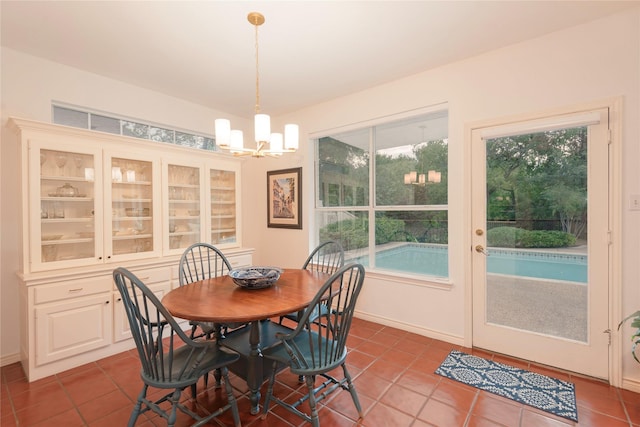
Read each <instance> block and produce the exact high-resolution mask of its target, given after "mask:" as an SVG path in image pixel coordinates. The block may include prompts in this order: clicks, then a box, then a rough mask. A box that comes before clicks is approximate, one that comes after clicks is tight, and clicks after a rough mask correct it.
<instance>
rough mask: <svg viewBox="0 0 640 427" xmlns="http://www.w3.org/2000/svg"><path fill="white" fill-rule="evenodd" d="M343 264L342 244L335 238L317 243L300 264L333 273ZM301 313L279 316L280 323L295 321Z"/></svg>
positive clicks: (307, 268) (303, 266)
mask: <svg viewBox="0 0 640 427" xmlns="http://www.w3.org/2000/svg"><path fill="white" fill-rule="evenodd" d="M343 265H344V250H343V249H342V245H340V243H338V242H336V241H335V240H328V241H326V242H324V243H321V244H319V245H318V246H316V248H315V249H314V250H313V251H311V253H310V254H309V256H308V257H307V259H306V260H305V261H304V264H302V268H303V269H305V270H311V271H319V272H322V273H328V274H333V273H335V272H336V271H337V270H338V269H339V268H340V267H342V266H343ZM325 309H326V308H323V310H322V313H324V312H325V311H326V310H325ZM301 313H302V312H295V313H289V314H286V315H284V316H281V317H280V324H282V321H283V320H284V319H289V320H292V321H294V322H297V321H298V318H299V317H300V315H301ZM322 313H317V314H322Z"/></svg>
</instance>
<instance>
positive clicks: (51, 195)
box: [30, 144, 101, 270]
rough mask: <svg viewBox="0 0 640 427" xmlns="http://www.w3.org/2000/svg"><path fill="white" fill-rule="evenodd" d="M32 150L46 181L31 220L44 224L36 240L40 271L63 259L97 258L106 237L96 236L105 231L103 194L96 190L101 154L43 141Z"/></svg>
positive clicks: (35, 261) (71, 261) (90, 260)
mask: <svg viewBox="0 0 640 427" xmlns="http://www.w3.org/2000/svg"><path fill="white" fill-rule="evenodd" d="M60 147H61V148H62V145H60ZM31 149H32V150H31V152H32V154H33V156H34V157H33V158H32V159H31V165H32V168H33V170H38V171H39V180H38V181H37V182H39V186H40V188H39V194H35V197H36V199H34V198H32V199H31V200H32V206H31V210H32V212H31V213H30V215H31V223H32V224H39V230H34V233H33V234H32V240H31V248H32V255H31V258H32V263H33V268H34V270H38V269H46V268H51V266H52V264H56V263H63V262H64V263H67V264H72V265H82V264H87V263H93V262H95V260H96V258H97V257H100V256H101V254H100V253H99V249H98V248H99V247H100V245H101V243H100V242H101V236H96V230H99V228H97V222H99V218H98V219H97V218H96V211H97V210H98V207H99V199H100V197H101V196H100V191H99V190H98V191H97V190H96V189H97V188H99V187H97V186H96V167H97V165H99V156H98V154H99V153H98V152H97V151H96V152H90V151H88V152H78V151H70V150H64V149H50V148H46V147H44V146H38V145H37V144H36V145H35V146H32V147H31ZM35 156H39V160H38V159H37V158H36V157H35ZM37 161H39V162H40V164H39V167H38V166H36V165H37V163H36V162H37ZM98 173H100V169H98ZM31 176H32V177H33V175H31ZM97 203H98V204H97ZM38 204H39V215H40V217H39V220H38V219H37V215H38V212H37V210H38V206H37V205H38ZM34 249H35V251H34ZM37 252H39V253H37Z"/></svg>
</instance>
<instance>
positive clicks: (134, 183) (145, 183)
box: [111, 181, 151, 186]
mask: <svg viewBox="0 0 640 427" xmlns="http://www.w3.org/2000/svg"><path fill="white" fill-rule="evenodd" d="M111 183H112V184H113V185H118V186H119V185H122V186H127V185H147V186H149V185H151V181H111Z"/></svg>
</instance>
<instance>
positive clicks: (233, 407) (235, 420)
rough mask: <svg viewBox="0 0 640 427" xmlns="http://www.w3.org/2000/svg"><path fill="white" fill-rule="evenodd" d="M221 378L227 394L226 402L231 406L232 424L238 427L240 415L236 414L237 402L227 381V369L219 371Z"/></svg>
mask: <svg viewBox="0 0 640 427" xmlns="http://www.w3.org/2000/svg"><path fill="white" fill-rule="evenodd" d="M220 371H221V374H222V377H223V378H224V388H225V390H226V392H227V400H228V401H229V405H231V414H232V415H233V423H234V424H235V426H236V427H240V413H239V412H238V402H237V401H236V398H235V396H234V395H233V389H232V388H231V382H230V381H229V369H227V368H221V369H220Z"/></svg>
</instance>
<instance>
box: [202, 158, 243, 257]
mask: <svg viewBox="0 0 640 427" xmlns="http://www.w3.org/2000/svg"><path fill="white" fill-rule="evenodd" d="M236 181H237V173H236V171H234V170H221V169H210V170H209V185H210V191H211V243H212V244H214V245H218V246H225V245H226V246H232V245H235V244H237V243H238V235H237V231H238V228H237V222H236V215H237V212H238V210H237V204H236V197H237V192H236V189H237V186H236Z"/></svg>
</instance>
